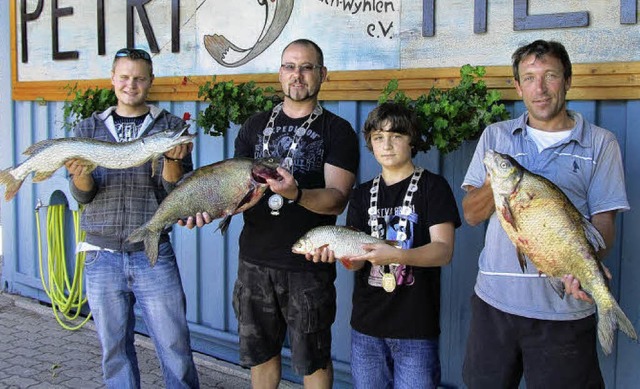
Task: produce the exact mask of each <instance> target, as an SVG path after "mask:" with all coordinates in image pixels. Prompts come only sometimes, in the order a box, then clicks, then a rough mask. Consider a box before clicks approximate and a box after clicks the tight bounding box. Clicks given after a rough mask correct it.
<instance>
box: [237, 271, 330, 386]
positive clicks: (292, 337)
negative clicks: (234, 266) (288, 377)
mask: <svg viewBox="0 0 640 389" xmlns="http://www.w3.org/2000/svg"><path fill="white" fill-rule="evenodd" d="M335 278H336V273H335V268H332V270H331V271H329V272H313V273H312V272H289V271H286V270H279V269H273V268H267V267H263V266H258V265H254V264H251V263H248V262H246V261H244V260H242V259H241V260H240V263H239V267H238V279H237V280H236V283H235V286H234V290H233V309H234V311H235V314H236V317H237V318H238V333H239V336H240V364H241V365H242V366H245V367H251V366H256V365H259V364H262V363H264V362H267V361H268V360H269V359H271V358H273V357H274V356H276V355H280V352H281V350H282V345H283V343H284V340H285V334H286V332H287V328H288V329H289V342H290V347H291V365H292V368H293V370H294V371H295V373H296V374H299V375H309V374H312V373H313V372H315V371H316V370H318V369H323V368H326V366H327V363H328V362H329V361H330V360H331V324H333V321H334V320H335V315H336V290H335V286H334V284H333V283H334V281H335Z"/></svg>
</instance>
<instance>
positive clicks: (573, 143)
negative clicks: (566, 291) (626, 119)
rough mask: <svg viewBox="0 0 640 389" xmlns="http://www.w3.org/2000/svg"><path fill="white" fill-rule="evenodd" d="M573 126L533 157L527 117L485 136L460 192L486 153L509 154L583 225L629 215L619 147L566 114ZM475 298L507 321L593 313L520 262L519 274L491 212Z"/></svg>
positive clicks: (480, 173)
mask: <svg viewBox="0 0 640 389" xmlns="http://www.w3.org/2000/svg"><path fill="white" fill-rule="evenodd" d="M569 115H570V116H571V117H572V118H573V119H574V120H575V127H574V128H573V129H572V130H571V134H570V135H569V137H568V138H566V139H564V140H562V141H560V142H558V143H556V144H554V145H552V146H551V147H548V148H546V149H544V150H542V151H541V152H538V149H537V147H536V143H535V142H534V140H533V139H532V138H531V137H530V136H529V135H528V134H527V130H526V123H527V113H524V114H523V115H522V116H520V117H519V118H517V119H514V120H508V121H504V122H500V123H496V124H492V125H490V126H489V127H487V128H486V129H485V131H484V132H483V133H482V136H481V137H480V140H479V142H478V146H477V147H476V151H475V153H474V155H473V159H472V160H471V164H470V165H469V169H468V170H467V174H466V176H465V178H464V182H463V184H462V187H463V188H464V187H465V186H467V185H470V186H473V187H476V188H479V187H481V186H482V185H483V183H484V181H485V178H486V175H487V171H486V169H485V166H484V164H483V163H482V159H483V158H484V154H485V151H486V150H488V149H493V150H495V151H498V152H500V153H505V154H509V155H511V156H512V157H514V158H515V159H516V160H517V161H518V162H519V163H520V164H521V165H522V166H524V167H525V168H527V169H528V170H529V171H531V172H533V173H536V174H539V175H541V176H544V177H546V178H548V179H549V180H551V181H552V182H554V183H555V184H556V185H558V187H560V189H562V190H563V191H564V193H565V194H566V195H567V196H568V197H569V199H570V200H571V202H573V204H574V205H575V206H576V208H578V210H579V211H580V212H581V213H582V214H583V215H584V216H585V217H587V218H588V219H590V218H591V216H592V215H594V214H597V213H601V212H606V211H612V210H617V211H626V210H628V209H629V203H628V201H627V195H626V190H625V184H624V170H623V166H622V157H621V154H620V146H619V145H618V141H617V140H616V138H615V135H614V134H613V133H612V132H610V131H608V130H605V129H603V128H600V127H598V126H595V125H593V124H590V123H589V122H587V121H586V120H585V119H584V118H583V117H582V115H580V114H579V113H577V112H573V111H569ZM475 292H476V294H477V295H478V297H480V298H481V299H482V300H484V301H485V302H487V303H488V304H490V305H491V306H493V307H495V308H497V309H499V310H501V311H503V312H507V313H511V314H514V315H519V316H524V317H529V318H535V319H543V320H576V319H581V318H584V317H587V316H589V315H591V314H593V313H594V312H595V305H593V304H589V303H587V302H584V301H579V300H576V299H574V298H569V297H565V298H564V299H560V298H559V297H558V295H557V293H556V292H555V291H554V290H553V289H552V288H551V286H550V285H549V283H548V280H547V279H546V278H544V277H539V276H538V270H537V269H536V267H535V265H533V263H531V262H530V261H529V260H527V269H526V273H524V274H523V273H522V270H521V269H520V264H519V262H518V259H517V254H516V249H515V246H514V245H513V243H512V242H511V241H510V240H509V238H508V236H507V234H506V233H505V232H504V230H503V229H502V226H501V225H500V221H499V220H498V217H497V216H496V214H495V213H494V214H493V215H492V216H491V218H490V219H489V225H488V227H487V232H486V236H485V246H484V248H483V250H482V252H481V253H480V259H479V272H478V277H477V279H476V285H475Z"/></svg>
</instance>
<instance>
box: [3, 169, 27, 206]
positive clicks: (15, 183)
mask: <svg viewBox="0 0 640 389" xmlns="http://www.w3.org/2000/svg"><path fill="white" fill-rule="evenodd" d="M22 182H23V180H17V179H15V178H14V177H13V175H12V174H11V168H8V169H5V170H0V184H3V185H4V186H5V192H4V199H5V200H7V201H9V200H11V199H12V198H14V197H15V196H16V193H18V190H19V189H20V186H21V185H22Z"/></svg>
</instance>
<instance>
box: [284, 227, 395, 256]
mask: <svg viewBox="0 0 640 389" xmlns="http://www.w3.org/2000/svg"><path fill="white" fill-rule="evenodd" d="M374 243H387V244H390V245H392V246H394V247H398V248H401V244H400V243H399V242H396V241H391V240H383V239H378V238H375V237H373V236H371V235H369V234H366V233H364V232H362V231H358V230H355V229H353V228H350V227H345V226H334V225H330V226H320V227H315V228H312V229H311V230H309V231H308V232H307V233H306V234H304V235H303V236H302V237H301V238H300V239H298V241H297V242H296V243H294V245H293V247H292V248H291V251H292V252H294V253H296V254H307V253H313V251H314V250H315V249H318V248H321V247H324V246H326V247H328V248H329V249H330V250H333V255H334V257H335V258H336V259H342V258H351V257H355V256H358V255H362V254H365V253H366V251H365V250H364V249H363V248H362V245H364V244H374Z"/></svg>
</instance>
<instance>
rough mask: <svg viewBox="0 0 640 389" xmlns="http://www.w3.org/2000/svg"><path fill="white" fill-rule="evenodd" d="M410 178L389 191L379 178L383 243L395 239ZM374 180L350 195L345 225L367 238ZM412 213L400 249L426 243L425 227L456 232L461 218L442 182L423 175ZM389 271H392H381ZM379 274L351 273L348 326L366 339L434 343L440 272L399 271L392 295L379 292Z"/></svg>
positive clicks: (367, 269) (372, 269) (374, 270)
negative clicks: (449, 226) (450, 226)
mask: <svg viewBox="0 0 640 389" xmlns="http://www.w3.org/2000/svg"><path fill="white" fill-rule="evenodd" d="M410 181H411V176H409V177H408V178H406V179H404V180H403V181H400V182H398V183H396V184H393V185H391V186H386V185H385V183H384V180H383V179H380V187H379V190H378V223H379V224H381V225H382V226H383V231H385V235H386V239H391V240H395V233H396V231H397V226H398V220H399V216H398V215H400V209H401V206H402V202H403V200H404V196H405V193H406V191H407V187H408V186H409V183H410ZM372 182H373V181H368V182H365V183H363V184H361V185H359V186H358V187H357V188H356V189H355V190H354V191H353V193H352V195H351V200H350V201H349V209H348V212H347V224H348V225H350V226H352V227H355V228H357V229H359V230H362V231H365V232H366V233H371V228H370V226H369V225H368V221H369V214H368V209H369V201H370V196H371V194H370V192H369V191H370V189H371V186H372ZM412 208H413V212H412V213H411V214H410V215H409V218H408V223H407V239H406V241H405V242H404V244H403V248H412V247H420V246H424V245H425V244H427V243H429V242H431V239H430V236H429V227H431V226H433V225H436V224H441V223H446V222H452V223H454V225H455V227H456V228H457V227H459V226H460V224H461V222H460V215H459V213H458V207H457V205H456V201H455V198H454V197H453V193H452V191H451V187H450V186H449V184H448V183H447V181H446V180H445V179H444V177H442V176H440V175H437V174H433V173H431V172H429V171H427V170H424V172H423V173H422V177H421V178H420V181H418V190H417V191H416V192H415V193H414V195H413V201H412ZM383 270H385V272H389V271H390V270H392V269H383ZM380 272H381V269H380V267H379V266H372V265H371V263H370V262H365V266H364V267H363V268H362V269H360V270H358V271H357V272H356V274H355V285H354V290H353V309H352V313H351V326H352V327H353V329H355V330H356V331H358V332H361V333H363V334H366V335H369V336H375V337H381V338H398V339H433V338H436V337H437V336H438V335H439V334H440V267H413V266H400V267H398V268H396V269H395V270H394V272H395V274H396V283H397V286H396V288H395V290H394V291H393V292H390V293H389V292H386V291H385V290H384V289H382V287H380V286H379V285H380V277H381V274H380Z"/></svg>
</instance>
